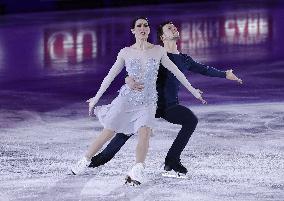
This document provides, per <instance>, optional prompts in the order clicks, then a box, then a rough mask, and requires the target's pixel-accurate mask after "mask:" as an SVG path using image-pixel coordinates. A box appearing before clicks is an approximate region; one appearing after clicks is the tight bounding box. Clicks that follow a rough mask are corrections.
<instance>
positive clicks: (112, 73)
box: [87, 50, 124, 115]
mask: <svg viewBox="0 0 284 201" xmlns="http://www.w3.org/2000/svg"><path fill="white" fill-rule="evenodd" d="M123 67H124V58H123V56H122V50H120V52H119V53H118V55H117V59H116V61H115V63H114V64H113V66H112V67H111V69H110V70H109V72H108V74H107V76H106V77H105V78H104V79H103V82H102V84H101V86H100V88H99V90H98V92H97V94H96V95H95V96H94V97H93V98H90V99H89V100H87V102H88V103H89V114H90V115H92V114H93V109H94V106H95V105H96V104H97V102H98V101H99V99H100V98H101V96H102V95H103V93H104V92H105V91H106V90H107V88H108V87H109V86H110V84H111V82H112V81H113V80H114V78H115V77H116V76H117V75H118V74H119V73H120V72H121V70H122V69H123Z"/></svg>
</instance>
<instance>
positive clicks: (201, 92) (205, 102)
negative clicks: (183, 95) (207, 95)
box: [196, 89, 207, 104]
mask: <svg viewBox="0 0 284 201" xmlns="http://www.w3.org/2000/svg"><path fill="white" fill-rule="evenodd" d="M196 91H197V92H198V93H199V94H200V97H199V98H198V100H200V101H201V102H202V104H207V101H206V100H204V99H203V98H202V94H203V91H201V90H199V89H196Z"/></svg>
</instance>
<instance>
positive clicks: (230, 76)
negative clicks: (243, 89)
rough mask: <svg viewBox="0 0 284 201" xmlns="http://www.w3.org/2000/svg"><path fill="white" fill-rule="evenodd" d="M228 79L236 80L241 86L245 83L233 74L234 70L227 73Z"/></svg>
mask: <svg viewBox="0 0 284 201" xmlns="http://www.w3.org/2000/svg"><path fill="white" fill-rule="evenodd" d="M226 78H227V79H228V80H235V81H237V82H238V83H240V84H242V83H243V81H242V80H241V79H240V78H238V77H237V76H236V75H235V74H234V73H233V70H232V69H231V70H227V71H226Z"/></svg>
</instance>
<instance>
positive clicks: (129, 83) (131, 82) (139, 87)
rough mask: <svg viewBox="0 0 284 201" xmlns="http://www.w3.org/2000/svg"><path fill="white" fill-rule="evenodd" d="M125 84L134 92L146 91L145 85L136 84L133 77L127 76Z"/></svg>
mask: <svg viewBox="0 0 284 201" xmlns="http://www.w3.org/2000/svg"><path fill="white" fill-rule="evenodd" d="M125 83H126V84H127V86H128V87H129V88H130V89H132V90H136V91H142V90H143V89H144V85H143V84H140V83H138V82H136V81H135V80H134V79H133V78H132V77H130V76H127V77H126V78H125Z"/></svg>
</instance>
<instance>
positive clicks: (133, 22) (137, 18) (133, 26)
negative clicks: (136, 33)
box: [131, 17, 150, 29]
mask: <svg viewBox="0 0 284 201" xmlns="http://www.w3.org/2000/svg"><path fill="white" fill-rule="evenodd" d="M140 19H142V20H146V21H147V23H148V25H149V26H150V24H149V21H148V19H147V17H136V18H135V19H134V20H133V21H132V23H131V29H134V28H135V23H136V21H137V20H140Z"/></svg>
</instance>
